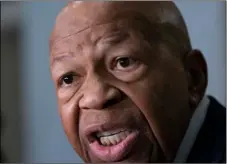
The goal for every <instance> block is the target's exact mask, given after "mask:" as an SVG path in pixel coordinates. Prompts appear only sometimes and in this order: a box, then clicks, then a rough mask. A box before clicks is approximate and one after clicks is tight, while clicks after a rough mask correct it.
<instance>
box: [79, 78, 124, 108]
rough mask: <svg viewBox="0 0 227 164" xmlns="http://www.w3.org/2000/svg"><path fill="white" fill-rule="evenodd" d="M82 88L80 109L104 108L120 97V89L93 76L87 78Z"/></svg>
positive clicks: (117, 100)
mask: <svg viewBox="0 0 227 164" xmlns="http://www.w3.org/2000/svg"><path fill="white" fill-rule="evenodd" d="M83 88H84V89H83V91H82V92H83V96H82V98H81V99H80V100H79V107H80V108H81V109H105V108H108V107H109V106H112V105H114V104H116V103H118V102H120V101H121V99H122V93H121V91H120V90H118V89H117V88H115V87H113V86H111V85H108V84H107V83H105V82H104V81H103V80H101V79H99V78H97V77H95V76H92V77H91V78H89V79H87V80H86V82H85V83H84V86H83Z"/></svg>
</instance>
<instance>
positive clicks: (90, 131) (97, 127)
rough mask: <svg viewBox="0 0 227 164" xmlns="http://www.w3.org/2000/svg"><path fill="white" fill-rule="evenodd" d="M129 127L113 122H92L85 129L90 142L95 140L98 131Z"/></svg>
mask: <svg viewBox="0 0 227 164" xmlns="http://www.w3.org/2000/svg"><path fill="white" fill-rule="evenodd" d="M119 128H121V129H128V128H126V127H123V126H122V124H121V125H120V124H111V123H104V124H92V125H89V126H87V128H86V129H85V131H84V134H85V137H86V138H87V139H88V141H89V143H91V142H93V141H95V140H96V139H97V138H96V133H97V132H104V131H108V130H115V129H119Z"/></svg>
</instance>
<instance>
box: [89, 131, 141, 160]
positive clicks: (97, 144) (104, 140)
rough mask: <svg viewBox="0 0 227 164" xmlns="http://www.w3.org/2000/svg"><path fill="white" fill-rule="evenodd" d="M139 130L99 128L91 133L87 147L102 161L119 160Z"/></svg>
mask: <svg viewBox="0 0 227 164" xmlns="http://www.w3.org/2000/svg"><path fill="white" fill-rule="evenodd" d="M138 135H139V132H138V131H137V130H130V129H122V128H119V129H114V130H105V131H104V130H99V131H96V132H93V133H91V135H90V140H89V148H90V151H91V153H92V154H93V155H95V156H96V157H97V158H99V159H100V160H102V161H104V162H117V161H121V160H122V159H123V158H124V157H125V156H126V155H127V154H128V153H129V152H130V150H131V149H132V146H133V145H134V143H135V141H136V139H137V138H138Z"/></svg>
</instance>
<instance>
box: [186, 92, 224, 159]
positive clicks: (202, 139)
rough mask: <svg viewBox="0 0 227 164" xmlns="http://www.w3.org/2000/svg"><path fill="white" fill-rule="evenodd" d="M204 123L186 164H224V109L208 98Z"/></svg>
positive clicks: (211, 98)
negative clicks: (208, 102)
mask: <svg viewBox="0 0 227 164" xmlns="http://www.w3.org/2000/svg"><path fill="white" fill-rule="evenodd" d="M209 99H210V104H209V107H208V110H207V114H206V117H205V120H204V123H203V125H202V127H201V129H200V131H199V134H198V136H197V139H196V141H195V143H194V145H193V147H192V150H191V152H190V154H189V156H188V159H187V162H188V163H214V162H215V163H225V161H226V108H225V107H223V106H222V105H221V104H220V103H218V102H217V100H215V99H214V98H213V97H211V96H209Z"/></svg>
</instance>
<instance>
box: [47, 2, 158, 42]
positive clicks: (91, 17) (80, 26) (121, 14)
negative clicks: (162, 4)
mask: <svg viewBox="0 0 227 164" xmlns="http://www.w3.org/2000/svg"><path fill="white" fill-rule="evenodd" d="M146 3H147V2H143V3H138V2H130V3H129V2H114V3H113V2H80V3H70V4H69V5H68V6H66V7H65V8H64V9H63V10H62V12H61V13H60V14H59V16H58V17H57V20H56V25H55V28H54V31H53V33H52V37H51V44H53V43H54V42H55V41H57V40H60V39H62V38H64V37H67V36H69V35H72V34H75V33H79V32H81V31H84V30H86V29H89V28H91V27H93V26H96V25H101V24H107V23H110V22H113V21H116V20H117V19H118V20H119V19H125V20H129V19H132V18H133V17H136V15H139V14H140V15H143V16H145V15H146V16H147V18H148V17H149V21H152V20H156V21H157V20H158V18H157V16H158V14H157V13H158V8H157V6H156V7H155V3H152V4H153V5H151V4H149V5H148V4H146ZM147 6H149V9H148V7H147ZM151 11H152V12H151ZM142 13H143V14H142Z"/></svg>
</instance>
